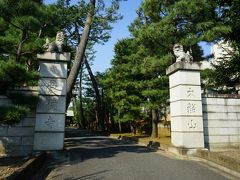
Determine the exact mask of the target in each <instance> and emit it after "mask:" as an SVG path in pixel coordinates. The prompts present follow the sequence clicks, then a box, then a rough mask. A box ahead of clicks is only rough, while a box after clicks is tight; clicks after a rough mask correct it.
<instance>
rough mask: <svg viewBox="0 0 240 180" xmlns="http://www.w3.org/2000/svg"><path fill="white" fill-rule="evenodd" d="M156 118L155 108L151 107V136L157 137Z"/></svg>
mask: <svg viewBox="0 0 240 180" xmlns="http://www.w3.org/2000/svg"><path fill="white" fill-rule="evenodd" d="M157 125H158V120H157V110H156V109H152V138H157V137H158V126H157Z"/></svg>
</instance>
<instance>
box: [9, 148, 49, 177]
mask: <svg viewBox="0 0 240 180" xmlns="http://www.w3.org/2000/svg"><path fill="white" fill-rule="evenodd" d="M46 158H47V153H45V152H44V153H40V154H36V155H34V156H33V157H32V158H30V159H29V160H28V161H27V162H25V163H24V164H23V165H22V166H21V167H20V168H19V169H18V170H17V171H15V172H14V173H12V174H11V175H9V176H8V177H6V180H19V179H30V178H31V177H32V176H33V175H34V174H35V173H36V172H37V171H38V170H39V169H40V168H41V167H42V165H43V163H44V161H45V159H46Z"/></svg>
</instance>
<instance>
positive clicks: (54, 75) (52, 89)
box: [34, 52, 70, 150]
mask: <svg viewBox="0 0 240 180" xmlns="http://www.w3.org/2000/svg"><path fill="white" fill-rule="evenodd" d="M37 58H38V59H39V61H40V80H39V102H38V106H37V112H36V124H35V134H34V150H60V149H63V145H64V130H65V110H66V81H67V80H66V79H67V63H68V62H69V61H70V53H59V52H45V53H44V54H38V55H37Z"/></svg>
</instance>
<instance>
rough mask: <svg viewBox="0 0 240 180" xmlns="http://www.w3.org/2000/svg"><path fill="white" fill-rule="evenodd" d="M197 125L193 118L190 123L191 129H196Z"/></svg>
mask: <svg viewBox="0 0 240 180" xmlns="http://www.w3.org/2000/svg"><path fill="white" fill-rule="evenodd" d="M196 126H197V123H195V122H193V120H192V119H191V121H190V122H189V123H188V127H189V128H190V129H195V128H196Z"/></svg>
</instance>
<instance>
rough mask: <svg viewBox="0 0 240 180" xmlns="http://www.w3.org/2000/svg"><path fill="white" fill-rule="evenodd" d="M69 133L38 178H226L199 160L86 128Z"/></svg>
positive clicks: (220, 179)
mask: <svg viewBox="0 0 240 180" xmlns="http://www.w3.org/2000/svg"><path fill="white" fill-rule="evenodd" d="M67 136H68V137H67V138H66V139H65V144H66V150H64V151H62V152H57V153H51V155H50V157H49V159H48V162H47V163H46V165H45V167H44V169H43V170H42V173H40V174H41V175H39V176H38V177H37V178H36V179H45V178H46V179H56V180H57V179H68V180H77V179H79V180H101V179H104V180H158V179H159V180H181V179H182V180H208V179H209V180H223V179H227V178H226V177H224V176H222V175H221V174H220V173H219V172H217V171H214V170H212V169H209V168H208V167H207V166H204V165H202V164H200V163H198V162H193V161H189V160H177V159H174V158H171V157H167V156H164V155H162V154H159V153H156V152H154V151H151V150H149V149H147V148H145V147H141V146H138V145H136V144H124V143H122V142H121V141H119V140H114V139H111V138H109V137H105V136H95V135H93V134H91V133H89V132H87V131H76V130H74V131H68V132H67ZM40 176H41V178H40Z"/></svg>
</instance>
